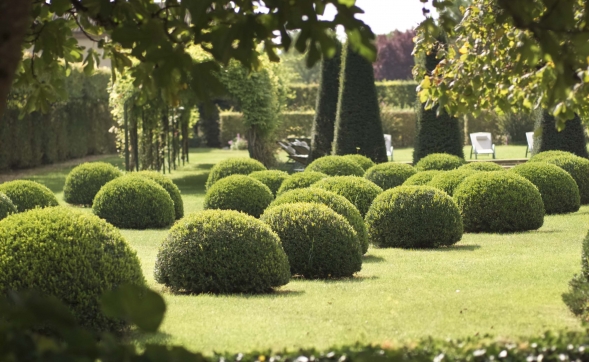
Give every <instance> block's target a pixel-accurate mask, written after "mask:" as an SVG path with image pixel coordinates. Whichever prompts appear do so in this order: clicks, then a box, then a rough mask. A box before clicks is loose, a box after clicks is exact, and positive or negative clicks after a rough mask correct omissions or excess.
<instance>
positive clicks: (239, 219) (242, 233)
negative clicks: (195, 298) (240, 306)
mask: <svg viewBox="0 0 589 362" xmlns="http://www.w3.org/2000/svg"><path fill="white" fill-rule="evenodd" d="M155 279H156V280H157V281H158V282H159V283H162V284H164V285H166V286H167V287H169V288H170V289H172V291H174V292H183V293H262V292H268V291H270V290H271V289H272V288H276V287H279V286H281V285H285V284H287V283H288V281H289V279H290V267H289V265H288V258H287V257H286V254H285V253H284V250H283V249H282V245H281V244H280V239H279V238H278V235H276V233H274V232H273V231H272V230H271V229H270V228H269V227H268V225H266V224H265V223H263V222H261V221H260V220H258V219H256V218H254V217H252V216H249V215H246V214H243V213H241V212H237V211H232V210H207V211H203V212H197V213H192V214H190V215H188V216H186V217H185V218H184V219H182V221H179V222H178V223H176V225H174V226H173V227H172V229H171V230H170V233H169V234H168V236H167V237H166V239H165V240H164V242H163V243H162V245H161V246H160V249H159V252H158V254H157V258H156V263H155Z"/></svg>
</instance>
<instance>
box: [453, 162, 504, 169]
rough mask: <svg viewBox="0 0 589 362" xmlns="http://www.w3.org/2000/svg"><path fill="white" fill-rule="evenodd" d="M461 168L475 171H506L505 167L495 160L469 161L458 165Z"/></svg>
mask: <svg viewBox="0 0 589 362" xmlns="http://www.w3.org/2000/svg"><path fill="white" fill-rule="evenodd" d="M458 169H460V170H474V171H504V169H503V167H501V166H500V165H498V164H496V163H495V162H483V161H481V162H468V163H467V164H465V165H462V166H460V167H458Z"/></svg>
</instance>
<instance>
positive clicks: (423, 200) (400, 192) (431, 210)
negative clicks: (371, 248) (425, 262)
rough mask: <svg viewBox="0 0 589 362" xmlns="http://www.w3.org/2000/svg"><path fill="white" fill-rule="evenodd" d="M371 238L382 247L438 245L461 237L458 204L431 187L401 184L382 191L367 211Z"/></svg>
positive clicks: (450, 242) (452, 241) (444, 244)
mask: <svg viewBox="0 0 589 362" xmlns="http://www.w3.org/2000/svg"><path fill="white" fill-rule="evenodd" d="M366 227H367V229H368V237H369V239H370V241H371V242H372V243H374V244H375V245H377V246H380V247H393V248H435V247H439V246H449V245H453V244H455V243H457V242H458V241H459V240H460V239H461V238H462V233H463V225H462V218H461V217H460V211H459V210H458V206H456V203H455V202H454V200H452V198H451V197H450V196H448V195H447V194H446V193H444V192H442V191H440V190H437V189H435V188H433V187H429V186H401V187H396V188H394V189H390V190H387V191H385V192H383V193H382V194H380V195H379V196H378V197H377V198H376V199H375V200H374V202H373V203H372V206H371V207H370V210H369V211H368V213H367V214H366Z"/></svg>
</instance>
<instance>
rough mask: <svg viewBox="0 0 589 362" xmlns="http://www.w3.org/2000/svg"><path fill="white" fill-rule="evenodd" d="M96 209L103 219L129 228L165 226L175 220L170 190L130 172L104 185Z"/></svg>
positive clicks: (96, 212)
mask: <svg viewBox="0 0 589 362" xmlns="http://www.w3.org/2000/svg"><path fill="white" fill-rule="evenodd" d="M92 210H93V211H94V213H95V214H96V215H98V216H99V217H100V218H102V219H105V220H106V221H108V222H109V223H111V224H113V225H114V226H116V227H120V228H125V229H148V228H163V227H167V226H170V225H172V224H173V223H174V220H175V216H176V214H175V212H174V201H172V198H171V197H170V195H169V194H168V192H167V191H166V190H165V189H164V188H163V187H161V186H160V185H158V184H157V183H156V182H155V181H152V180H150V179H148V178H146V177H143V176H139V175H134V174H130V175H126V176H122V177H119V178H116V179H114V180H112V181H110V182H109V183H107V184H106V185H104V186H103V187H102V188H101V189H100V191H98V193H97V194H96V197H95V198H94V203H93V204H92Z"/></svg>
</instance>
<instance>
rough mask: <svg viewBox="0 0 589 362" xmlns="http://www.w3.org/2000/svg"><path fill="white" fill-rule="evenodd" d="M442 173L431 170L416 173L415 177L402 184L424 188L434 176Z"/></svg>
mask: <svg viewBox="0 0 589 362" xmlns="http://www.w3.org/2000/svg"><path fill="white" fill-rule="evenodd" d="M442 172H443V171H437V170H431V171H421V172H417V173H416V174H415V175H413V176H411V177H409V178H408V179H407V180H405V182H403V186H425V185H427V184H428V183H429V182H430V181H431V180H432V179H433V178H434V177H436V175H438V174H440V173H442Z"/></svg>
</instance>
